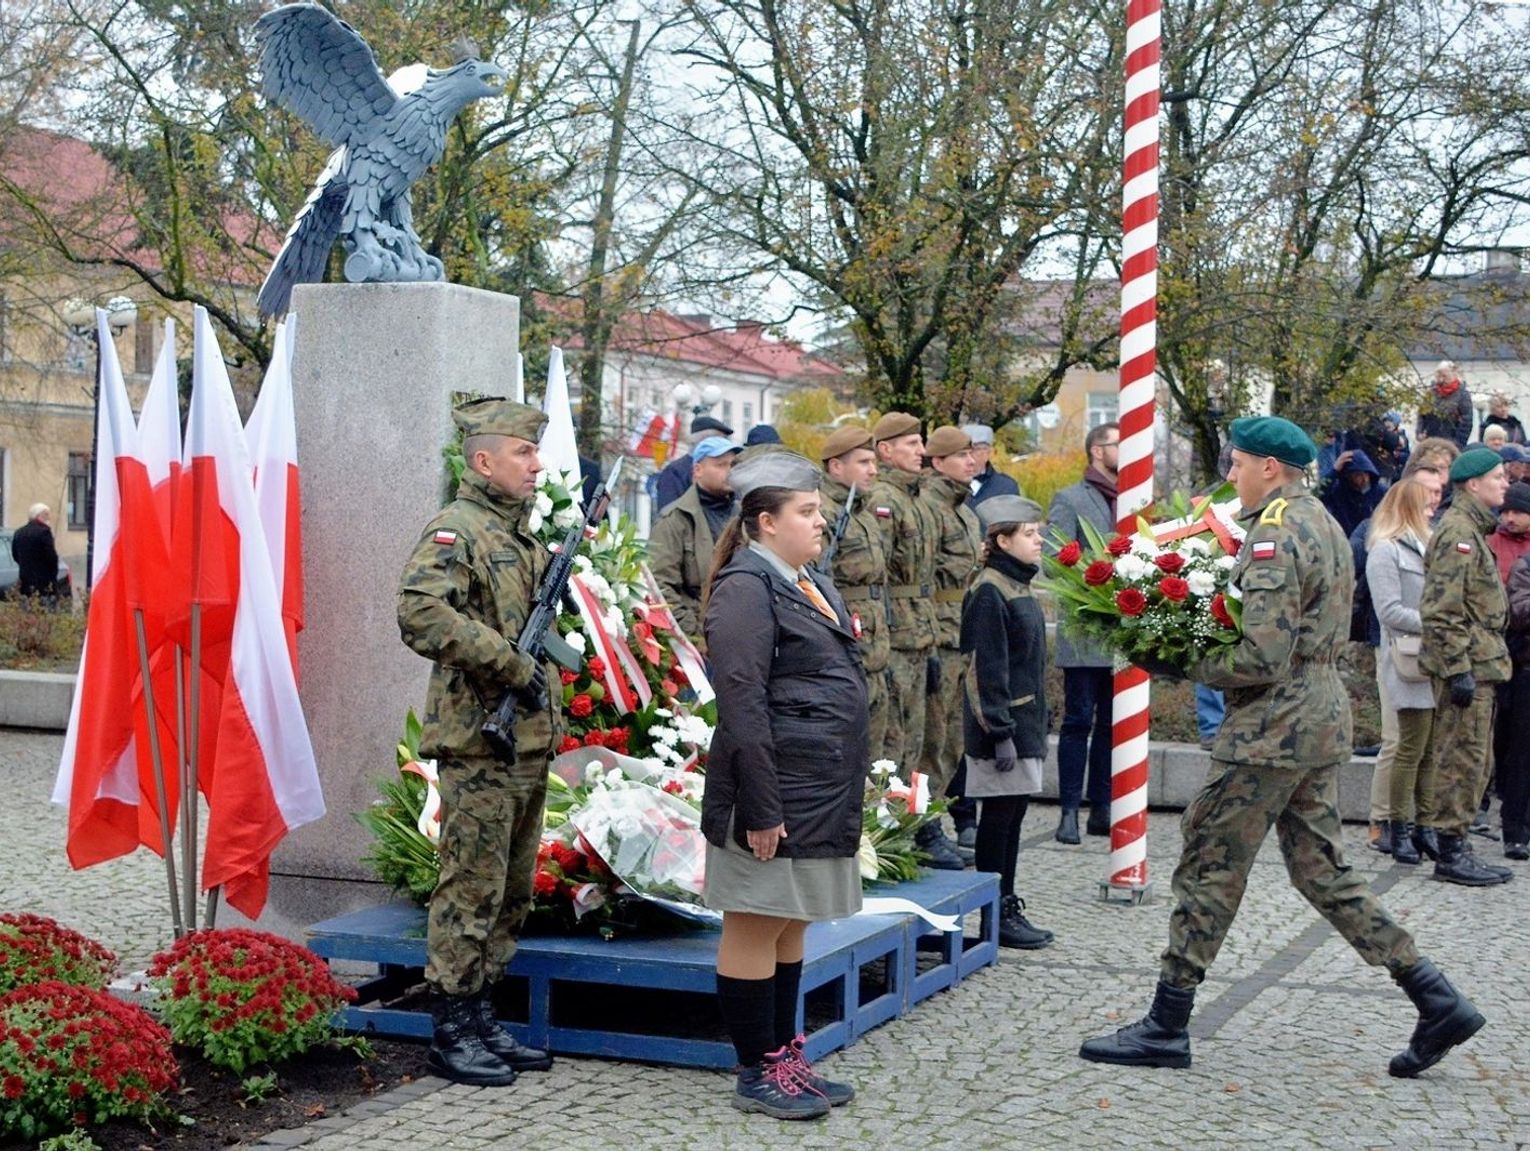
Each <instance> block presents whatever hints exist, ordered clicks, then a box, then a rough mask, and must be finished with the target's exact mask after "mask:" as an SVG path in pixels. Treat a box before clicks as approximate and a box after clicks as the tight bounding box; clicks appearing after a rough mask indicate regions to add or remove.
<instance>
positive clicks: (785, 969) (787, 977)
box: [772, 959, 802, 1050]
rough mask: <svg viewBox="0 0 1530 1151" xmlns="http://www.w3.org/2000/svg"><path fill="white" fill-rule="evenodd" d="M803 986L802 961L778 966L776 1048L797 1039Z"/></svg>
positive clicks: (778, 964)
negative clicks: (798, 1001)
mask: <svg viewBox="0 0 1530 1151" xmlns="http://www.w3.org/2000/svg"><path fill="white" fill-rule="evenodd" d="M801 986H802V960H800V959H799V960H797V962H796V963H777V964H776V1045H775V1048H772V1050H775V1049H776V1048H780V1047H785V1046H786V1045H787V1044H788V1043H790V1042H791V1041H792V1040H793V1039H795V1038H797V989H798V988H799V987H801Z"/></svg>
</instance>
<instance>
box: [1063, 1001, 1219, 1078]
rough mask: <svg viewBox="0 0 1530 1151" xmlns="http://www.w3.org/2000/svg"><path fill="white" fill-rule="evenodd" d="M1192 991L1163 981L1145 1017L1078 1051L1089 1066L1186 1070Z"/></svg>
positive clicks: (1085, 1044) (1187, 1065)
mask: <svg viewBox="0 0 1530 1151" xmlns="http://www.w3.org/2000/svg"><path fill="white" fill-rule="evenodd" d="M1194 1006H1195V988H1193V987H1190V988H1179V987H1170V986H1169V985H1168V984H1167V983H1164V982H1163V981H1162V980H1160V981H1159V983H1158V990H1157V992H1155V993H1154V995H1153V1006H1152V1007H1150V1008H1148V1013H1147V1015H1146V1016H1145V1017H1144V1018H1143V1019H1141V1020H1139V1021H1138V1022H1136V1023H1133V1024H1132V1025H1131V1026H1130V1027H1123V1028H1121V1030H1119V1031H1117V1032H1116V1033H1115V1034H1114V1035H1104V1036H1101V1037H1100V1038H1099V1039H1090V1040H1087V1041H1086V1042H1085V1043H1084V1045H1083V1046H1082V1047H1080V1048H1079V1049H1078V1053H1079V1056H1080V1058H1083V1059H1087V1060H1089V1061H1090V1062H1091V1063H1119V1064H1121V1065H1122V1066H1124V1067H1189V1066H1190V1032H1189V1030H1188V1025H1189V1023H1190V1011H1191V1009H1192V1008H1193V1007H1194Z"/></svg>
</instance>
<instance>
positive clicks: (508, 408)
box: [452, 396, 547, 443]
mask: <svg viewBox="0 0 1530 1151" xmlns="http://www.w3.org/2000/svg"><path fill="white" fill-rule="evenodd" d="M452 420H453V422H454V423H456V425H457V426H458V427H459V428H461V429H462V434H463V435H464V436H516V437H517V438H519V439H523V440H530V441H531V442H532V443H537V442H538V441H539V440H541V438H542V429H543V428H545V427H547V416H546V415H544V414H543V412H542V411H541V409H539V408H534V407H532V406H531V405H530V404H518V403H516V402H515V401H514V400H507V399H505V398H503V397H502V396H488V397H486V398H484V399H481V400H469V401H468V402H467V403H465V404H458V405H457V406H456V407H455V408H453V409H452Z"/></svg>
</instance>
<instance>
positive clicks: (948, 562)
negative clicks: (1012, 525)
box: [919, 471, 983, 798]
mask: <svg viewBox="0 0 1530 1151" xmlns="http://www.w3.org/2000/svg"><path fill="white" fill-rule="evenodd" d="M969 494H970V489H969V488H968V487H967V485H966V484H959V483H957V482H956V481H955V480H952V479H950V478H948V477H947V476H944V475H942V474H941V473H939V472H935V471H932V472H928V473H926V474H925V476H924V477H923V479H922V480H921V482H920V486H919V496H920V498H921V499H922V500H924V501H925V503H926V506H927V507H928V508H929V510H930V515H931V517H932V518H933V519H934V520H935V522H936V523H937V524H938V525H939V529H940V536H939V540H940V543H939V550H938V552H937V553H936V556H935V594H934V596H933V599H932V611H931V615H932V616H933V626H934V631H935V647H934V654H935V657H936V659H938V660H939V661H940V684H939V686H938V687H937V688H936V690H935V691H933V692H931V693H930V698H929V705H928V707H927V708H926V709H925V728H924V748H923V752H922V754H921V756H920V765H919V770H920V771H922V772H924V773H925V774H926V775H928V776H929V777H930V795H931V797H932V798H939V797H941V796H943V795H945V793H946V788H947V787H949V786H950V783H951V780H952V778H953V777H954V776H955V775H956V769H957V766H958V765H959V764H960V763H961V756H962V748H963V739H962V675H963V671H964V668H963V663H962V654H961V637H962V597H963V596H965V595H966V594H967V589H968V588H969V587H971V586H972V581H973V579H974V578H975V577H976V575H977V573H978V572H979V571H981V570H982V566H983V526H982V524H981V523H979V522H978V517H977V513H976V512H974V511H973V510H972V509H971V508H970V507H968V506H967V496H968V495H969Z"/></svg>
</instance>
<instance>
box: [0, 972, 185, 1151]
mask: <svg viewBox="0 0 1530 1151" xmlns="http://www.w3.org/2000/svg"><path fill="white" fill-rule="evenodd" d="M177 1076H178V1072H177V1068H176V1065H175V1056H174V1055H173V1054H172V1052H171V1050H170V1032H168V1031H167V1030H165V1028H164V1027H162V1026H160V1024H158V1023H156V1022H155V1021H154V1018H153V1017H152V1016H151V1015H150V1014H149V1013H148V1012H147V1011H145V1010H144V1009H143V1008H141V1007H135V1006H133V1005H131V1004H127V1003H122V1002H120V1001H119V1000H116V999H114V998H112V997H111V996H110V995H108V994H107V993H106V992H105V991H101V990H99V989H96V988H91V987H76V986H73V985H71V984H68V983H60V982H58V981H57V980H49V981H46V982H43V983H31V984H28V985H26V986H24V987H18V988H16V989H15V990H14V991H10V992H8V993H6V994H5V995H3V996H0V1137H7V1138H9V1137H13V1136H21V1137H22V1138H26V1139H35V1138H38V1137H40V1136H43V1135H46V1134H48V1133H49V1132H52V1131H59V1130H62V1129H64V1128H67V1127H69V1126H71V1125H72V1126H75V1127H84V1126H87V1125H89V1124H94V1123H105V1122H106V1121H107V1120H109V1119H116V1118H129V1119H137V1120H140V1121H143V1120H148V1119H151V1118H153V1117H154V1116H155V1115H156V1114H157V1113H158V1112H160V1111H161V1110H163V1103H162V1101H161V1098H160V1097H161V1096H162V1095H163V1094H164V1092H166V1091H168V1090H169V1089H170V1088H172V1087H174V1086H175V1083H176V1079H177Z"/></svg>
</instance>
